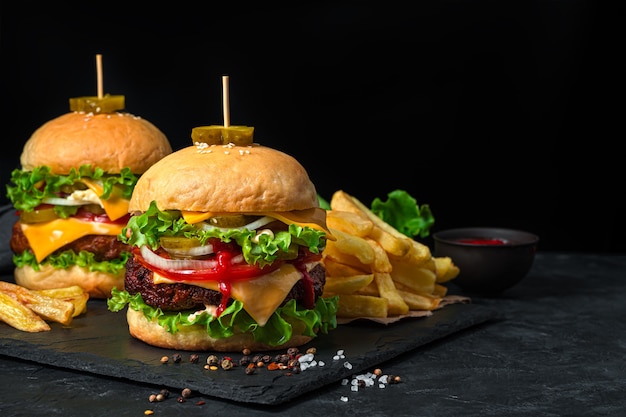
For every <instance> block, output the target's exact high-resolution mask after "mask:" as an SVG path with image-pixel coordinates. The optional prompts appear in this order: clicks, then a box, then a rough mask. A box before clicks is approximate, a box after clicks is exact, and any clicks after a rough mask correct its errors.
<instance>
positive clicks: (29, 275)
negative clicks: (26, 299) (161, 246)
mask: <svg viewBox="0 0 626 417" xmlns="http://www.w3.org/2000/svg"><path fill="white" fill-rule="evenodd" d="M124 272H125V271H123V270H122V271H121V273H120V274H118V275H114V274H107V273H106V272H98V271H93V272H92V271H89V270H88V269H85V268H82V267H80V266H77V265H74V266H71V267H69V268H67V269H58V268H54V267H52V266H50V265H40V266H39V271H35V270H34V269H33V268H32V267H30V266H22V267H18V268H15V283H16V284H18V285H21V286H22V287H25V288H28V289H30V290H49V289H52V288H63V287H71V286H72V285H78V286H80V287H81V288H82V289H83V290H84V291H85V292H87V293H89V297H90V298H109V297H110V296H111V290H112V289H113V287H117V288H118V289H123V288H124Z"/></svg>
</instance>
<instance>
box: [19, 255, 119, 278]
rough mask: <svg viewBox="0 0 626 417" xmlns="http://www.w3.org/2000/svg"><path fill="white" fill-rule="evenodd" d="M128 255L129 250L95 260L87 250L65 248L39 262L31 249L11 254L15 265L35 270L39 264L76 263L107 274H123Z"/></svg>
mask: <svg viewBox="0 0 626 417" xmlns="http://www.w3.org/2000/svg"><path fill="white" fill-rule="evenodd" d="M129 257H130V253H129V252H122V253H121V254H120V256H119V257H118V258H115V259H112V260H109V261H97V260H96V259H95V254H94V253H92V252H87V251H80V252H79V253H76V252H74V251H73V250H66V251H63V252H61V253H53V254H51V255H48V256H47V257H46V258H45V259H44V260H43V262H42V263H41V264H40V263H38V262H37V258H35V255H34V254H33V252H32V251H30V250H26V251H24V252H22V253H18V254H15V255H13V263H14V264H15V266H17V267H23V266H30V267H31V268H33V269H34V270H35V271H39V268H40V265H51V266H52V267H54V268H57V269H67V268H69V267H70V266H74V265H78V266H80V267H82V268H87V269H88V270H89V271H91V272H96V271H97V272H104V273H107V274H114V275H119V274H123V273H124V270H125V268H126V261H127V260H128V258H129Z"/></svg>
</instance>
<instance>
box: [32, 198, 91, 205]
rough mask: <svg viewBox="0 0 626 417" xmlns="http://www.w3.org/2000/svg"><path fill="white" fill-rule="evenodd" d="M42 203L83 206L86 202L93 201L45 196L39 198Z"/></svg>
mask: <svg viewBox="0 0 626 417" xmlns="http://www.w3.org/2000/svg"><path fill="white" fill-rule="evenodd" d="M41 202H42V203H46V204H52V205H54V206H84V205H86V204H93V201H87V200H69V199H67V198H61V197H46V198H44V199H42V200H41Z"/></svg>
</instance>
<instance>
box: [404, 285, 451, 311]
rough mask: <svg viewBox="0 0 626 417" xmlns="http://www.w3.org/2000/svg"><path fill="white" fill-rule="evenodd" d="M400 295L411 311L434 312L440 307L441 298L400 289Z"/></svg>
mask: <svg viewBox="0 0 626 417" xmlns="http://www.w3.org/2000/svg"><path fill="white" fill-rule="evenodd" d="M398 293H399V294H400V296H401V297H402V299H403V300H404V302H405V303H407V305H408V306H409V309H411V310H434V309H436V308H437V307H439V303H440V302H441V298H440V297H435V296H432V295H429V294H420V293H416V292H412V291H405V290H401V289H398Z"/></svg>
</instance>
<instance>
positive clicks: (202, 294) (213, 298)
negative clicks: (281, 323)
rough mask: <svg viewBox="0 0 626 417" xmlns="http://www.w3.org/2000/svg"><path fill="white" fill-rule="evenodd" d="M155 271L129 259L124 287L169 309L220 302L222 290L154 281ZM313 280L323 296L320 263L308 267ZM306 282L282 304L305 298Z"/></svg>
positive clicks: (297, 286) (316, 295) (153, 305)
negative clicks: (155, 282) (310, 267)
mask: <svg viewBox="0 0 626 417" xmlns="http://www.w3.org/2000/svg"><path fill="white" fill-rule="evenodd" d="M152 276H153V272H152V271H150V270H149V269H146V268H145V267H144V266H143V265H141V264H140V263H139V262H137V261H136V260H135V258H134V257H131V258H130V259H129V260H128V262H127V263H126V276H125V279H124V289H125V290H126V291H128V293H129V294H131V295H134V294H137V293H141V297H142V298H143V301H144V302H145V303H146V304H148V305H150V306H152V307H155V308H160V309H162V310H166V311H180V310H201V309H204V308H205V305H219V304H220V301H221V300H222V294H221V293H220V292H219V291H215V290H210V289H207V288H202V287H197V286H195V285H187V284H154V282H153V280H152ZM309 276H310V277H311V280H312V281H313V290H314V292H315V298H317V297H321V295H322V292H323V290H324V285H325V284H326V270H325V268H324V266H323V265H322V264H321V263H318V264H317V265H316V266H315V267H313V268H312V269H311V270H310V271H309ZM305 294H306V293H305V286H304V284H303V283H302V280H300V281H298V282H297V283H296V285H294V286H293V288H292V289H291V291H290V292H289V294H288V295H287V297H285V300H284V301H283V304H284V303H286V302H287V301H289V300H291V299H295V300H296V301H299V300H303V299H305Z"/></svg>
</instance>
